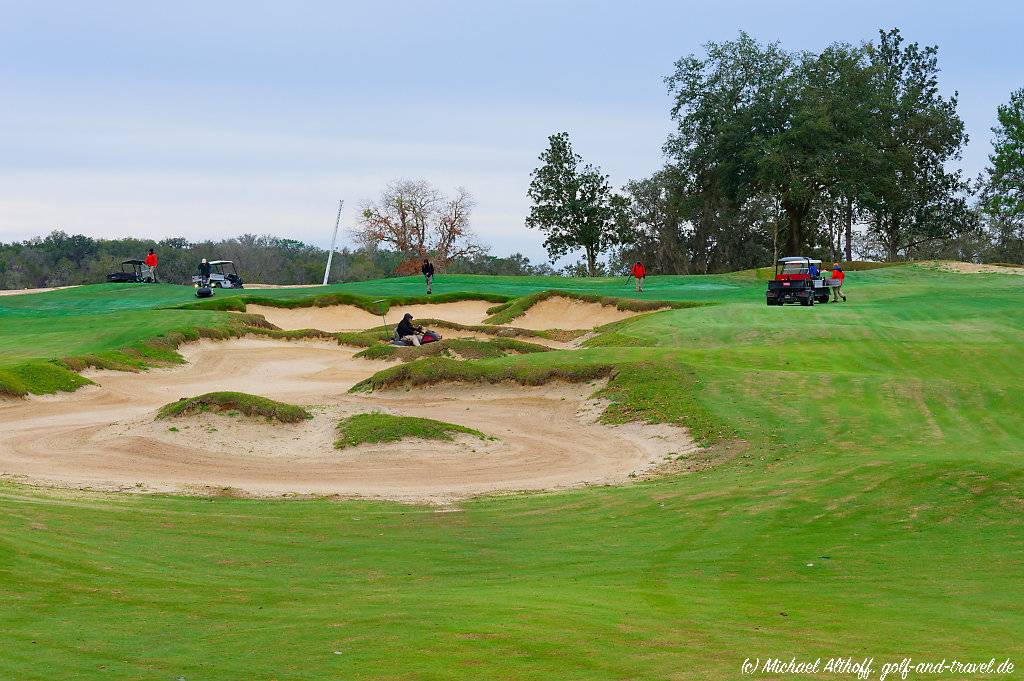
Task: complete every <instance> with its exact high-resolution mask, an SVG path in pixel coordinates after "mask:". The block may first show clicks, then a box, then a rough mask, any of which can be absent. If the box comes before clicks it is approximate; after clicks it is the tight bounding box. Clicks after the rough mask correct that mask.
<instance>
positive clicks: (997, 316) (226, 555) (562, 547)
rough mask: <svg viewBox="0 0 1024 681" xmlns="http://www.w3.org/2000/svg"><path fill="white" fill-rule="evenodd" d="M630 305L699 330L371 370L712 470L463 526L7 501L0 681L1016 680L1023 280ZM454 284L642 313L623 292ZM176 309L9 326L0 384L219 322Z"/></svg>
mask: <svg viewBox="0 0 1024 681" xmlns="http://www.w3.org/2000/svg"><path fill="white" fill-rule="evenodd" d="M648 285H649V287H650V292H649V293H648V294H646V295H649V296H650V297H652V298H654V297H656V298H659V299H675V300H700V301H705V302H714V303H717V304H716V305H713V306H706V307H698V308H692V309H681V310H671V311H667V312H663V313H659V314H657V315H649V316H643V317H639V318H637V319H635V320H630V321H629V322H627V323H623V324H618V325H614V328H612V329H609V330H607V331H606V332H605V333H604V334H602V335H601V336H599V337H598V338H599V339H600V340H595V343H594V347H588V348H585V349H583V350H581V351H579V352H572V353H568V352H562V351H553V352H545V353H535V354H529V355H521V356H517V357H500V358H488V359H481V360H477V361H472V362H464V363H457V362H452V361H451V360H445V359H443V358H437V359H435V360H430V359H426V360H419V361H415V362H410V363H408V364H403V365H401V366H398V367H395V368H394V369H389V371H397V372H400V373H401V372H405V373H404V374H403V375H399V376H393V377H392V378H394V379H395V380H399V381H402V380H407V381H409V382H416V381H419V380H422V381H425V382H429V381H430V380H434V379H436V378H437V376H438V375H439V374H441V375H445V374H447V375H448V376H449V377H450V376H452V375H457V374H458V373H460V372H461V373H465V374H467V376H466V377H467V378H469V379H477V378H479V380H490V379H491V378H494V377H501V378H510V379H513V380H516V379H522V380H524V381H528V380H543V379H544V378H547V377H550V376H552V375H556V372H565V371H567V370H571V371H572V372H573V373H578V374H581V375H583V376H586V375H591V374H588V373H587V372H595V373H594V374H593V375H611V373H612V372H614V377H613V378H612V379H611V382H610V383H609V386H608V388H606V389H605V390H606V395H607V397H608V398H609V399H610V400H611V401H612V402H613V407H612V409H611V410H610V411H609V413H608V414H606V418H609V419H613V420H616V419H632V418H637V417H639V418H645V419H654V420H670V421H677V422H682V423H686V424H687V425H688V426H690V427H691V428H692V429H693V430H694V432H695V433H696V434H697V435H698V437H700V438H701V439H702V440H703V441H705V442H707V443H712V444H713V443H723V442H730V441H731V442H737V443H740V444H739V445H738V448H737V449H736V454H735V456H734V457H733V458H731V459H730V460H728V461H727V462H725V463H722V464H720V465H717V466H715V467H712V468H710V469H708V470H701V471H697V472H694V473H691V474H687V475H673V476H669V477H664V478H659V479H655V480H649V481H642V482H638V483H636V484H631V485H626V486H619V487H596V488H589V489H582V490H574V491H567V492H561V493H557V494H546V495H530V496H508V497H493V498H481V499H477V500H474V501H472V502H468V503H465V504H462V505H461V507H460V512H458V513H438V512H437V510H436V509H432V508H415V507H409V506H401V505H397V504H383V503H374V502H369V501H330V500H320V501H317V500H310V501H290V502H267V501H261V500H252V499H199V498H173V497H160V496H130V495H125V496H117V495H100V494H92V493H87V492H68V491H57V490H43V489H32V488H27V487H23V486H20V485H17V484H15V483H13V482H3V483H0V504H2V507H3V512H2V513H0V599H2V600H3V603H4V607H3V608H2V609H0V629H2V630H3V631H4V633H5V649H4V653H3V655H0V677H2V678H17V679H50V678H54V677H62V678H86V679H91V678H97V679H98V678H140V679H141V678H146V679H149V678H177V677H179V676H184V677H185V678H204V679H237V678H246V679H257V680H269V679H304V680H307V679H311V680H318V679H337V678H361V679H391V678H409V679H442V678H452V677H460V676H471V677H473V678H478V679H503V678H516V679H550V678H558V679H566V680H573V679H581V680H582V679H587V680H591V679H622V678H672V679H724V678H738V677H739V676H740V673H739V669H740V664H741V663H742V661H743V659H744V657H746V656H760V657H762V658H763V657H765V656H767V655H777V656H779V657H783V658H786V659H788V656H791V655H801V656H807V657H815V656H817V655H822V656H825V657H827V656H830V655H840V654H842V655H846V654H849V655H854V656H861V655H867V656H873V657H875V658H876V664H877V663H880V662H881V661H883V660H888V659H899V658H902V657H903V656H911V657H913V658H914V659H915V660H921V659H925V658H931V657H934V658H938V659H941V658H942V657H947V658H951V657H953V656H956V657H959V658H960V659H982V660H988V659H989V657H991V656H1010V657H1015V656H1019V655H1017V653H1018V652H1019V650H1020V641H1021V632H1024V604H1022V603H1021V602H1020V599H1019V598H1015V597H1014V595H1015V594H1017V593H1019V592H1020V591H1021V588H1022V585H1024V523H1022V520H1021V517H1022V515H1021V514H1022V511H1024V505H1022V502H1021V499H1024V468H1022V467H1021V465H1020V464H1021V460H1022V456H1024V411H1022V410H1021V409H1020V408H1019V401H1020V400H1019V394H1020V386H1021V385H1024V312H1022V308H1021V305H1020V301H1021V299H1022V296H1024V277H1019V276H1012V275H1002V274H979V275H959V274H953V273H945V272H940V271H935V270H927V269H923V268H919V267H913V266H901V267H890V268H884V269H877V270H871V271H863V272H861V271H855V272H851V273H850V274H849V275H848V277H847V281H846V287H847V293H848V295H849V296H850V301H849V302H848V303H843V304H829V305H818V306H815V307H813V308H800V307H785V308H768V307H767V306H765V305H764V298H763V295H764V292H763V287H764V283H763V282H761V281H758V280H757V279H756V278H755V277H754V276H752V275H751V274H750V273H747V274H737V275H724V276H715V277H651V278H650V281H649V282H648ZM441 286H447V287H449V290H461V291H483V292H489V293H494V294H499V295H508V296H522V295H528V294H530V293H535V292H537V291H538V290H543V289H545V288H554V287H557V288H571V289H572V290H575V291H578V292H582V293H588V294H594V295H629V293H630V292H629V291H628V290H626V289H625V287H624V286H623V280H621V279H620V280H611V279H608V280H596V281H589V280H588V281H570V282H566V281H565V280H553V281H547V280H545V279H544V278H523V279H522V280H516V279H514V278H504V277H496V278H487V277H460V278H456V277H439V278H438V282H437V284H435V290H437V289H438V288H440V287H441ZM172 288H173V287H149V288H147V289H146V290H145V292H136V291H133V292H130V293H129V294H127V295H128V296H129V297H128V298H125V297H123V296H122V295H121V294H120V293H114V292H113V291H114V290H115V289H114V288H113V287H99V286H98V287H89V288H88V290H81V289H70V290H68V291H59V292H54V293H45V294H38V295H33V296H14V297H11V298H5V299H0V350H4V352H3V353H2V354H0V357H2V358H3V359H0V368H2V367H3V366H9V364H6V363H7V362H8V354H7V353H8V352H14V353H17V357H18V359H19V361H29V360H30V361H34V362H35V361H41V362H46V361H48V360H50V359H52V358H59V357H63V356H66V355H68V354H72V353H71V351H70V350H69V348H73V349H74V351H75V352H78V351H82V352H99V351H103V350H109V349H114V348H118V347H123V346H125V345H127V344H128V343H129V342H135V341H138V340H139V339H144V338H147V337H149V336H150V335H151V334H153V333H154V332H160V331H161V330H164V329H171V328H175V327H176V326H177V325H179V324H182V323H183V321H182V319H180V318H178V319H174V318H171V319H168V318H165V315H168V314H182V315H196V317H195V318H194V319H195V323H197V324H201V325H203V326H208V327H213V326H214V325H215V324H217V323H221V321H220V320H221V317H219V316H218V315H220V316H222V317H226V316H227V315H226V314H224V313H217V312H214V311H183V310H162V309H158V308H160V307H167V306H168V305H172V304H177V303H175V302H174V301H173V300H171V298H173V295H172V294H175V295H177V294H176V293H175V292H174V291H172V290H165V289H172ZM337 289H338V290H339V291H342V292H348V293H353V294H358V295H367V296H378V297H381V296H386V295H415V294H417V293H420V292H422V281H420V280H418V278H410V279H408V280H387V281H383V282H364V283H360V284H358V285H355V284H354V285H345V286H344V287H337ZM441 290H442V291H443V290H444V289H443V288H442V289H441ZM137 291H138V290H137ZM261 293H263V294H267V293H268V292H261ZM187 295H189V294H188V292H187V290H186V291H184V292H182V293H181V297H182V298H181V300H179V301H178V302H183V301H184V300H185V299H187ZM218 295H220V294H219V293H218ZM274 295H275V296H276V295H277V293H276V292H274ZM302 295H310V292H308V291H307V292H305V293H304V294H302ZM281 296H282V298H290V297H299V295H298V294H296V293H295V292H294V291H293V290H290V289H289V290H287V291H286V292H283V293H282V294H281ZM28 299H32V301H29V300H28ZM108 306H109V307H112V308H117V310H116V311H115V312H116V314H115V312H111V311H110V309H108ZM124 314H132V315H135V316H134V317H133V318H132V319H131V320H130V323H128V322H125V323H123V324H121V323H116V324H114V325H113V326H111V325H110V324H109V323H107V322H108V321H109V320H111V319H113V318H114V317H117V316H120V315H124ZM111 315H114V317H111ZM44 319H45V323H44V322H43V321H39V320H44ZM30 320H37V322H34V323H38V326H36V327H33V328H34V330H33V332H32V333H24V332H22V330H21V327H20V324H21V322H22V321H30ZM58 322H59V323H58ZM66 346H67V347H66ZM85 348H88V349H85ZM567 368H568V369H567ZM599 371H604V372H606V373H605V374H600V373H599ZM375 378H376V379H378V380H379V379H380V378H381V376H380V375H378V377H375ZM389 380H390V379H389ZM713 446H719V445H714V444H713ZM567 651H568V652H567ZM336 652H337V653H338V654H336Z"/></svg>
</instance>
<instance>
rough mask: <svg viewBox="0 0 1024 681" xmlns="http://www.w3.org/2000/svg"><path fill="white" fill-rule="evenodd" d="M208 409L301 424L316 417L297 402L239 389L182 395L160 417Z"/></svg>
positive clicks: (160, 413) (207, 410) (160, 412)
mask: <svg viewBox="0 0 1024 681" xmlns="http://www.w3.org/2000/svg"><path fill="white" fill-rule="evenodd" d="M204 412H238V413H239V414H244V415H245V416H260V417H264V418H266V419H268V420H274V421H280V422H281V423H298V422H299V421H303V420H305V419H311V418H313V415H312V414H310V413H309V412H308V411H306V410H305V409H303V408H302V407H299V406H297V405H294V404H287V403H285V402H278V401H276V400H271V399H269V398H266V397H260V396H259V395H250V394H248V393H238V392H212V393H206V394H205V395H198V396H196V397H182V398H181V399H180V400H177V401H176V402H171V403H169V404H165V405H164V406H162V407H160V410H159V411H158V412H157V415H156V416H157V418H160V419H165V418H170V417H172V416H185V415H188V414H200V413H204Z"/></svg>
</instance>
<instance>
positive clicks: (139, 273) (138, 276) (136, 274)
mask: <svg viewBox="0 0 1024 681" xmlns="http://www.w3.org/2000/svg"><path fill="white" fill-rule="evenodd" d="M107 281H108V282H109V283H112V284H152V283H154V281H155V280H154V279H153V274H152V273H151V272H150V271H149V268H148V267H146V263H144V262H143V261H141V260H125V261H124V262H122V263H121V271H120V272H111V273H110V274H108V275H107Z"/></svg>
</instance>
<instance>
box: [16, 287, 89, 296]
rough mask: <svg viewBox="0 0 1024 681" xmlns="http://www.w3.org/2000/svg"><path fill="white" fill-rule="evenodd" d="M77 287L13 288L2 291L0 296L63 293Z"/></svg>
mask: <svg viewBox="0 0 1024 681" xmlns="http://www.w3.org/2000/svg"><path fill="white" fill-rule="evenodd" d="M76 286H77V285H76ZM76 286H53V287H51V288H12V289H0V296H22V295H26V294H29V293H46V292H47V291H63V290H64V289H66V288H76Z"/></svg>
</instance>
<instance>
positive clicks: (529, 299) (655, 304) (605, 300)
mask: <svg viewBox="0 0 1024 681" xmlns="http://www.w3.org/2000/svg"><path fill="white" fill-rule="evenodd" d="M548 298H568V299H570V300H580V301H583V302H587V303H598V304H600V305H605V306H609V307H614V308H616V309H617V310H623V311H629V312H652V311H654V310H660V309H665V308H673V309H681V308H687V307H700V306H702V305H706V304H707V303H702V302H696V301H686V300H648V299H637V298H617V297H610V296H598V295H593V294H587V293H577V292H575V291H562V290H548V291H540V292H537V293H533V294H531V295H528V296H523V297H522V298H516V299H515V300H512V301H509V302H507V303H503V304H501V305H495V306H494V307H492V308H490V309H489V310H487V313H488V314H489V315H490V317H488V318H487V319H485V320H484V323H486V324H508V323H511V322H512V320H514V319H515V318H516V317H521V316H522V315H524V314H525V313H526V311H527V310H529V309H530V308H531V307H533V306H534V305H536V304H537V303H539V302H541V301H542V300H547V299H548Z"/></svg>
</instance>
